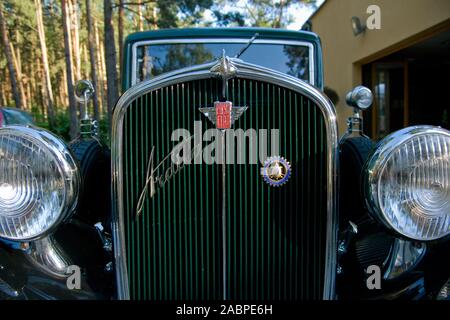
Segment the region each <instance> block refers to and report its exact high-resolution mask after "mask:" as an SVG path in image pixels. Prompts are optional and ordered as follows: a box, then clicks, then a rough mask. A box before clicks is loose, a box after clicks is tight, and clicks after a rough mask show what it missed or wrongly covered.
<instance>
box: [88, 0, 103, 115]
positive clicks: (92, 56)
mask: <svg viewBox="0 0 450 320" xmlns="http://www.w3.org/2000/svg"><path fill="white" fill-rule="evenodd" d="M86 18H87V30H88V45H89V60H90V63H91V78H92V84H93V85H94V88H95V91H96V92H95V94H94V97H93V98H94V99H93V103H94V119H95V120H100V113H99V106H98V86H97V84H98V78H97V62H96V60H95V51H96V50H97V49H96V46H95V35H94V30H93V23H92V14H91V0H86Z"/></svg>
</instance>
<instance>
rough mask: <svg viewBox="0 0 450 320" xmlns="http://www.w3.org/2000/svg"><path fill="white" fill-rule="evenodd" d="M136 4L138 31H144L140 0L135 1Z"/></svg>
mask: <svg viewBox="0 0 450 320" xmlns="http://www.w3.org/2000/svg"><path fill="white" fill-rule="evenodd" d="M137 3H138V19H139V21H138V28H139V31H144V18H143V17H142V2H141V0H138V1H137Z"/></svg>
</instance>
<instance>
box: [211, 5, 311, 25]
mask: <svg viewBox="0 0 450 320" xmlns="http://www.w3.org/2000/svg"><path fill="white" fill-rule="evenodd" d="M315 3H316V0H247V1H239V0H220V1H218V2H216V4H215V5H214V8H213V11H212V12H213V14H214V17H215V19H216V25H218V26H251V27H269V28H284V27H286V26H287V25H288V24H289V23H291V22H292V21H293V20H294V17H293V16H292V14H291V13H290V12H289V11H290V9H291V8H292V7H293V6H296V5H297V6H298V5H315ZM224 8H233V9H231V10H230V11H224Z"/></svg>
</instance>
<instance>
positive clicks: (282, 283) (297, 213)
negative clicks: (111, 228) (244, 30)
mask: <svg viewBox="0 0 450 320" xmlns="http://www.w3.org/2000/svg"><path fill="white" fill-rule="evenodd" d="M221 90H222V85H221V81H220V79H216V78H208V79H200V80H189V81H187V82H183V83H179V84H174V85H171V86H167V87H163V88H159V89H156V90H153V91H150V92H147V93H145V94H143V95H141V96H139V97H137V98H135V99H134V100H133V101H132V102H131V104H130V105H129V106H128V108H127V109H126V114H125V116H124V125H123V131H122V132H121V133H119V134H121V135H122V137H123V145H122V150H120V151H119V152H121V153H122V157H123V166H122V170H121V171H120V172H119V174H120V175H122V179H121V181H122V183H123V185H122V186H121V188H123V196H122V199H120V201H123V208H124V210H123V214H124V215H123V217H124V218H123V226H122V227H123V230H124V239H123V240H124V248H125V258H126V262H127V265H126V266H127V270H128V274H127V277H128V283H129V291H130V297H131V298H132V299H151V300H172V299H187V300H204V299H211V300H218V299H244V300H245V299H257V300H258V299H281V300H301V299H322V297H323V292H324V281H325V280H324V276H325V270H326V246H327V214H328V212H327V199H328V192H329V190H328V189H327V188H328V184H327V181H328V180H327V179H328V175H330V174H331V172H328V166H327V157H328V156H329V152H331V151H330V150H328V147H327V141H326V139H327V135H326V128H325V118H324V115H323V113H322V112H321V111H320V109H319V107H318V106H317V105H316V104H315V103H314V102H313V101H311V100H310V99H308V98H307V97H306V96H304V95H302V94H301V93H299V92H296V91H293V90H291V89H288V88H284V87H281V86H278V85H275V84H271V83H266V82H261V81H256V80H252V79H245V78H235V79H232V80H229V86H228V95H227V98H228V100H230V101H232V102H233V104H234V105H236V106H249V108H248V109H247V111H245V112H244V113H243V115H242V116H241V117H240V118H239V119H238V120H237V121H236V123H235V125H234V128H236V129H237V128H241V129H243V130H247V129H249V128H254V129H256V130H258V129H268V130H270V129H279V132H280V142H279V145H280V147H279V148H280V156H283V157H285V158H286V159H287V160H288V161H289V162H290V164H291V168H292V175H291V177H290V180H289V181H288V182H287V183H286V184H285V185H283V186H281V187H272V186H269V185H268V184H267V183H266V182H265V181H264V180H263V178H262V177H261V175H260V168H261V164H227V165H226V168H225V170H226V174H225V175H226V181H225V189H224V187H223V181H222V174H223V172H222V169H223V168H222V165H218V164H211V165H207V164H190V165H185V166H184V167H183V168H182V169H181V170H180V171H179V172H177V173H176V174H174V175H173V176H172V177H171V178H170V179H169V181H168V182H166V183H165V184H164V186H163V187H161V188H158V189H157V191H156V193H155V195H154V197H152V198H149V197H148V195H147V197H146V198H145V201H144V202H143V203H144V206H143V210H142V213H141V215H140V217H138V218H137V217H136V207H137V203H138V201H139V197H140V195H141V192H142V190H143V189H144V185H145V178H146V172H147V164H148V160H149V156H150V152H151V149H152V147H153V146H154V147H155V150H154V152H155V154H154V163H155V165H156V164H158V163H160V161H161V160H162V159H163V158H164V157H165V156H166V155H167V154H169V152H170V151H171V150H172V148H173V147H174V145H175V143H174V142H172V141H171V133H172V131H173V130H175V129H177V128H185V129H187V130H189V132H193V131H194V128H193V126H194V121H201V123H202V128H203V131H205V130H206V129H208V128H212V127H213V125H212V123H211V122H210V121H209V120H208V119H206V117H204V116H203V115H202V114H201V113H200V112H199V111H198V107H205V106H212V105H213V103H214V101H217V100H219V96H220V95H221ZM268 144H269V148H268V149H269V150H270V147H271V146H270V140H269V143H268ZM224 195H225V196H224ZM223 210H225V215H226V223H225V226H224V225H223V223H222V214H223ZM223 228H225V230H226V231H225V243H224V242H223V240H224V238H223V235H222V231H223ZM223 248H225V250H226V259H223V251H222V250H223ZM223 268H225V270H224V269H223ZM224 271H225V272H224ZM224 278H225V281H224ZM224 282H225V285H226V287H225V288H224V287H223V286H224V285H223V283H224ZM224 295H226V296H224Z"/></svg>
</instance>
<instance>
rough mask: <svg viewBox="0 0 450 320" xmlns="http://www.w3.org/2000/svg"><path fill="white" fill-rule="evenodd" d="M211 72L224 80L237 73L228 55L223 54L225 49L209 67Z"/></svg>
mask: <svg viewBox="0 0 450 320" xmlns="http://www.w3.org/2000/svg"><path fill="white" fill-rule="evenodd" d="M210 71H211V73H214V74H216V75H217V76H220V77H221V78H222V80H223V81H224V82H226V81H227V80H228V79H230V78H233V77H234V76H235V75H236V73H237V68H236V66H235V65H234V63H233V61H232V60H231V58H230V57H227V56H226V55H225V49H224V50H223V51H222V57H221V58H220V59H219V60H218V61H217V63H216V64H215V65H214V66H212V68H211V69H210Z"/></svg>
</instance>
